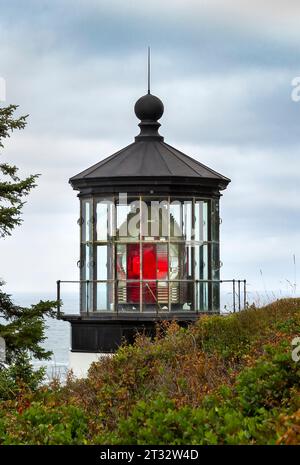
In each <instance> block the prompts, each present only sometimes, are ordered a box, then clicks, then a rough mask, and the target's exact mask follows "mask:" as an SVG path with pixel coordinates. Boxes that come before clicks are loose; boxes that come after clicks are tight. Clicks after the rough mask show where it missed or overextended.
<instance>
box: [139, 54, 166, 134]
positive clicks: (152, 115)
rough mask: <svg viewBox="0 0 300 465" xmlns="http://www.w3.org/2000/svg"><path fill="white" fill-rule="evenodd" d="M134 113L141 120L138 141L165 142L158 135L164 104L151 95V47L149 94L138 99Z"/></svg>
mask: <svg viewBox="0 0 300 465" xmlns="http://www.w3.org/2000/svg"><path fill="white" fill-rule="evenodd" d="M134 112H135V114H136V116H137V118H138V119H140V120H141V122H140V124H139V127H140V128H141V132H140V134H139V135H138V136H137V137H136V138H135V139H136V140H145V139H146V140H150V138H151V139H158V140H163V137H162V136H160V135H159V133H158V129H159V127H160V123H158V120H159V119H160V118H161V117H162V115H163V113H164V104H163V103H162V101H161V100H160V99H159V98H158V97H156V96H155V95H152V94H151V93H150V47H148V93H147V94H146V95H143V96H142V97H140V98H139V99H138V101H137V102H136V104H135V106H134Z"/></svg>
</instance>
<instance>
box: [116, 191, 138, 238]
mask: <svg viewBox="0 0 300 465" xmlns="http://www.w3.org/2000/svg"><path fill="white" fill-rule="evenodd" d="M128 202H129V203H128V204H117V206H116V208H117V231H116V234H117V239H118V240H120V241H130V240H136V239H137V238H138V237H139V232H140V202H139V200H137V199H132V200H130V199H128Z"/></svg>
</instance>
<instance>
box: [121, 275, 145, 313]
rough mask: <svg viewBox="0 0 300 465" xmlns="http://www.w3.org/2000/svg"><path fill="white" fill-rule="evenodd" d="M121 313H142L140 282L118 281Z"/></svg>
mask: <svg viewBox="0 0 300 465" xmlns="http://www.w3.org/2000/svg"><path fill="white" fill-rule="evenodd" d="M117 286H118V287H117V296H118V304H117V308H118V311H119V312H139V311H140V282H139V281H134V280H132V281H129V282H128V281H118V284H117Z"/></svg>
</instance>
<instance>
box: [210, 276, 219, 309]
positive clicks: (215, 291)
mask: <svg viewBox="0 0 300 465" xmlns="http://www.w3.org/2000/svg"><path fill="white" fill-rule="evenodd" d="M212 310H213V311H219V310H220V284H219V283H213V284H212Z"/></svg>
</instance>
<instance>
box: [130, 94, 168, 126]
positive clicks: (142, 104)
mask: <svg viewBox="0 0 300 465" xmlns="http://www.w3.org/2000/svg"><path fill="white" fill-rule="evenodd" d="M134 112H135V114H136V116H137V118H138V119H140V120H141V121H157V120H158V119H160V118H161V117H162V115H163V113H164V104H163V103H162V101H161V100H160V99H159V98H158V97H156V96H155V95H152V94H146V95H143V97H141V98H139V99H138V101H137V102H136V104H135V105H134Z"/></svg>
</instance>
